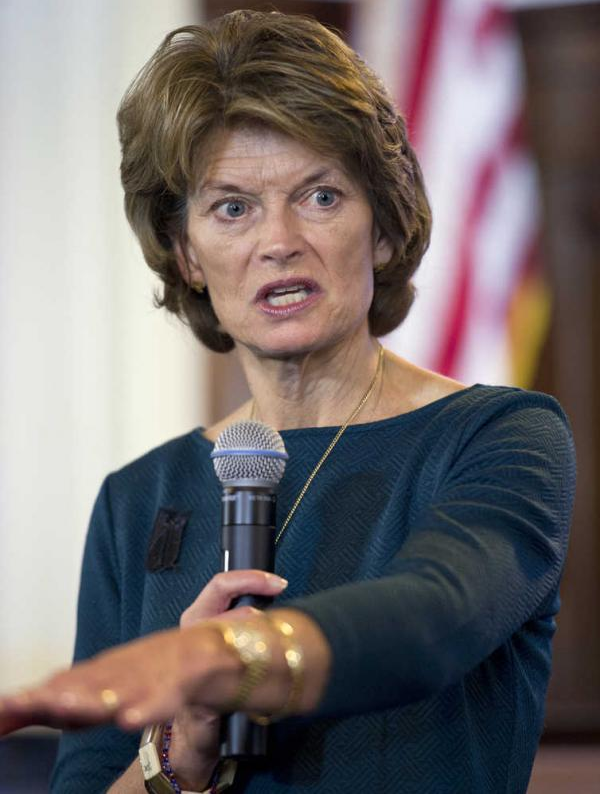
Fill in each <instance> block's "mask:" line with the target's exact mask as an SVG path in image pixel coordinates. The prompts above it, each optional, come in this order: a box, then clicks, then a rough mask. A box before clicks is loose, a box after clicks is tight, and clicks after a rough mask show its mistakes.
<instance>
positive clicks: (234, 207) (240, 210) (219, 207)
mask: <svg viewBox="0 0 600 795" xmlns="http://www.w3.org/2000/svg"><path fill="white" fill-rule="evenodd" d="M212 209H213V210H214V211H215V212H216V213H217V215H218V216H219V217H220V218H221V219H223V220H235V219H236V218H242V217H243V216H244V215H245V214H246V212H247V210H248V205H247V204H246V202H245V201H244V200H243V199H226V200H225V201H220V202H217V203H216V204H214V205H213V207H212Z"/></svg>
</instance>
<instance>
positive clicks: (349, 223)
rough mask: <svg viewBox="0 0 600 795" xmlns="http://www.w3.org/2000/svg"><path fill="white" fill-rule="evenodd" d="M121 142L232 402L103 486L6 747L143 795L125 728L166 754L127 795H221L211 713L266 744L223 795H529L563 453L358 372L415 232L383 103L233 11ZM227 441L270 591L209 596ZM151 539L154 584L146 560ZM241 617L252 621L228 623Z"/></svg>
mask: <svg viewBox="0 0 600 795" xmlns="http://www.w3.org/2000/svg"><path fill="white" fill-rule="evenodd" d="M118 120H119V129H120V136H121V144H122V150H123V163H122V179H123V185H124V188H125V196H126V200H125V201H126V210H127V214H128V218H129V220H130V222H131V224H132V226H133V228H134V230H135V231H136V233H137V235H138V237H139V239H140V241H141V244H142V247H143V250H144V254H145V257H146V260H147V262H148V263H149V265H150V266H151V267H152V268H153V269H154V270H155V271H156V272H157V273H158V274H159V276H160V278H161V279H162V281H163V283H164V295H163V297H162V299H161V303H162V304H163V305H164V306H165V307H166V308H167V309H168V310H170V311H172V312H176V313H178V314H179V315H180V316H182V317H184V318H185V319H186V320H187V322H188V323H189V324H190V326H191V328H192V329H193V331H194V333H195V334H196V336H197V337H198V338H199V339H200V340H201V341H202V342H204V343H205V344H206V345H208V347H210V348H212V349H213V350H215V351H229V350H230V349H231V348H233V347H234V346H235V348H236V350H237V354H238V356H239V359H240V362H241V364H242V366H243V368H244V372H245V374H246V377H247V380H248V384H249V387H250V391H251V393H252V399H251V400H250V401H249V402H247V403H246V404H244V405H242V406H240V408H239V409H238V410H237V411H236V412H234V413H233V414H232V415H230V416H229V417H226V418H224V419H223V420H222V421H220V422H219V423H217V424H216V425H215V426H213V427H211V428H208V429H201V430H200V431H197V430H196V431H193V432H192V433H190V434H187V435H186V436H183V437H181V438H179V439H175V440H172V441H171V442H169V443H167V444H166V445H163V446H162V447H160V448H158V449H156V450H154V451H152V452H150V453H148V454H147V455H146V456H144V457H143V458H141V459H140V460H138V461H136V462H134V463H132V464H130V465H129V466H127V467H125V468H124V469H123V470H121V471H120V472H117V473H115V474H113V475H111V476H109V478H107V480H106V481H105V483H104V485H103V487H102V490H101V492H100V495H99V497H98V501H97V503H96V507H95V511H94V515H93V518H92V523H91V527H90V532H89V536H88V540H87V545H86V552H85V558H84V564H83V573H82V586H81V595H80V602H79V621H78V636H77V645H76V653H75V659H76V660H77V661H81V660H87V658H90V657H94V659H93V660H91V661H88V662H84V663H81V664H80V665H76V666H75V667H74V668H73V669H72V670H71V671H69V672H63V673H61V674H59V675H57V676H55V677H53V678H52V679H51V680H49V681H48V682H47V683H45V684H44V685H43V686H41V687H39V688H34V689H32V690H30V691H28V692H26V693H24V694H21V695H20V696H19V697H12V698H7V699H5V701H4V705H3V709H2V713H0V714H1V718H2V721H3V726H4V729H5V730H8V729H10V728H14V727H15V726H17V725H22V724H25V723H28V722H34V721H36V720H37V721H39V722H46V723H50V724H52V725H59V726H66V727H69V726H71V727H73V726H94V725H97V726H98V727H97V728H92V729H91V730H90V731H87V732H79V733H74V734H66V735H65V736H64V737H63V740H62V744H61V749H60V753H59V759H58V763H57V768H56V770H55V777H54V784H53V786H54V789H55V790H56V791H60V792H71V791H88V792H96V791H105V789H106V788H109V791H111V792H141V791H144V778H143V771H142V767H141V766H140V763H139V762H138V760H137V746H138V743H139V738H140V732H141V730H142V729H143V727H144V726H146V725H147V724H160V725H161V728H160V729H158V730H157V731H156V732H154V735H156V738H157V739H156V742H157V747H158V752H159V754H160V753H161V752H163V751H164V753H165V755H164V759H163V763H162V767H163V770H162V772H161V773H160V775H159V776H158V778H160V782H161V786H164V787H166V789H161V790H159V789H156V787H157V786H159V783H158V778H157V777H156V776H153V777H152V776H151V778H152V780H151V782H150V784H149V785H148V786H149V787H150V791H179V790H181V789H188V790H189V789H191V790H195V791H203V790H205V789H206V788H207V787H209V786H212V787H213V788H217V787H221V786H224V783H225V782H224V774H229V773H230V770H224V769H223V768H222V767H219V766H218V765H217V761H218V751H217V748H218V724H219V715H220V714H223V713H226V712H229V711H232V710H238V711H244V712H247V713H249V714H252V715H263V716H264V715H275V717H280V718H281V717H282V718H283V720H281V722H277V723H275V724H274V725H273V727H272V728H271V730H270V731H271V750H270V753H269V756H268V757H267V760H266V761H265V762H262V763H247V764H242V765H240V768H239V770H238V771H237V774H236V778H235V782H234V788H235V789H236V790H237V791H244V792H334V791H335V792H375V791H377V792H425V791H426V792H430V791H446V792H449V791H463V792H469V791H481V792H484V791H493V792H502V791H511V792H514V791H525V789H526V786H527V781H528V778H529V773H530V770H531V765H532V761H533V757H534V754H535V750H536V747H537V742H538V739H539V735H540V732H541V727H542V720H543V704H544V697H545V691H546V686H547V682H548V677H549V673H550V654H551V638H552V634H553V631H554V616H555V614H556V612H557V609H558V584H559V580H560V575H561V571H562V567H563V562H564V555H565V548H566V538H567V530H568V521H569V515H570V509H571V503H572V496H573V485H574V461H573V449H572V442H571V436H570V432H569V429H568V423H567V421H566V419H565V417H564V414H563V413H562V411H561V409H560V407H559V406H558V404H557V403H556V401H554V400H553V399H552V398H550V397H548V396H545V395H540V394H535V393H527V392H523V391H521V390H517V389H510V388H500V387H486V386H481V385H475V386H471V387H466V386H464V385H463V384H460V383H457V382H455V381H452V380H449V379H446V378H443V377H441V376H439V375H437V374H435V373H432V372H428V371H425V370H423V369H421V368H418V367H416V366H414V365H412V364H410V363H408V362H406V361H404V360H402V359H400V358H398V357H397V356H394V355H392V354H391V353H390V352H388V351H383V349H382V348H381V347H380V346H379V344H378V342H377V337H378V336H380V335H383V334H385V333H387V332H388V331H390V330H391V329H393V328H395V327H396V326H397V325H398V324H399V323H401V322H402V320H403V319H404V318H405V316H406V314H407V312H408V310H409V308H410V305H411V303H412V299H413V288H412V285H411V277H412V276H413V274H414V272H415V269H416V268H417V266H418V264H419V262H420V260H421V257H422V255H423V253H424V251H425V249H426V247H427V243H428V239H429V227H430V215H429V209H428V204H427V200H426V197H425V193H424V188H423V184H422V180H421V174H420V170H419V167H418V165H417V163H416V160H415V157H414V154H413V152H412V149H411V148H410V145H409V143H408V141H407V139H406V132H405V126H404V123H403V120H402V119H401V118H400V117H399V116H398V115H397V114H396V111H395V110H394V108H393V105H392V103H391V101H390V99H389V97H388V95H387V93H386V92H385V89H384V88H383V86H382V85H381V83H380V82H379V80H378V79H377V78H376V77H375V76H374V75H373V73H372V72H371V71H370V70H369V69H368V68H367V67H366V66H365V64H364V63H362V62H361V61H360V59H359V58H358V56H357V55H356V54H355V53H354V52H352V51H351V50H350V49H349V48H348V47H346V45H344V44H343V43H342V42H341V41H340V40H339V39H338V38H337V37H336V36H335V35H334V34H332V33H331V32H329V31H327V30H326V29H325V28H323V27H322V26H320V25H319V24H317V23H316V22H314V21H311V20H308V19H303V18H299V17H287V16H284V15H281V14H276V13H272V14H262V13H251V12H235V13H233V14H229V15H227V16H225V17H222V18H221V19H219V20H217V21H216V22H214V23H211V24H210V25H207V26H206V27H190V28H185V29H182V30H180V31H175V32H174V33H173V34H171V35H170V36H168V37H167V39H166V40H165V42H164V43H163V45H162V46H161V47H160V48H159V50H158V51H157V53H156V54H155V55H154V57H153V58H152V59H151V61H150V62H149V63H148V64H147V66H146V67H145V68H144V70H142V72H141V74H140V75H139V76H138V78H137V80H136V81H135V82H134V84H133V85H132V86H131V88H130V89H129V91H128V93H127V95H126V96H125V98H124V101H123V103H122V106H121V108H120V111H119V117H118ZM250 418H254V419H258V420H261V421H262V422H264V423H266V424H268V425H270V426H272V427H273V428H276V429H278V430H280V431H281V434H282V436H283V439H284V443H285V446H286V448H287V451H288V453H289V456H290V457H289V463H288V467H287V469H286V472H285V475H284V477H283V480H282V482H281V487H280V492H279V499H278V519H277V525H278V529H279V533H278V544H277V556H276V574H275V575H273V574H265V573H264V572H258V571H242V572H228V573H222V574H216V572H218V571H219V569H220V565H219V539H218V526H219V524H218V523H219V499H220V485H219V483H218V481H217V480H216V478H215V476H214V473H213V471H212V464H211V461H210V452H211V450H212V448H213V443H214V441H215V439H216V437H217V436H218V435H219V433H220V432H221V430H222V429H224V428H225V427H227V426H228V425H229V424H231V423H232V422H234V421H235V420H239V419H250ZM338 428H339V429H340V431H341V435H340V433H339V431H338V433H337V435H335V434H336V429H338ZM334 435H335V440H337V441H335V443H334V444H333V446H331V444H330V443H331V442H332V439H334ZM326 451H328V452H326ZM321 463H322V467H320V468H319V464H321ZM307 483H308V484H309V485H308V488H307V489H306V490H305V491H304V490H303V487H305V485H306V484H307ZM299 496H300V500H299V501H298V497H299ZM167 508H168V509H169V511H170V513H169V512H168V511H165V509H167ZM169 519H170V520H171V525H169ZM165 523H166V524H165ZM165 527H168V528H170V530H169V532H171V531H173V532H172V533H171V535H170V536H169V538H170V539H171V542H172V544H174V547H172V548H171V553H172V554H171V559H170V563H171V564H172V563H173V562H174V561H175V559H176V566H174V567H173V566H171V567H169V565H168V564H169V561H166V559H165V557H164V555H162V554H161V553H160V551H159V552H158V553H157V552H156V544H158V546H160V543H159V542H160V537H159V536H160V532H161V531H164V530H165ZM282 531H283V533H282ZM149 547H150V553H151V554H149V555H148V557H147V558H146V553H147V550H148V548H149ZM242 593H253V594H259V595H268V596H274V597H277V602H276V604H275V607H274V608H273V609H270V610H269V611H267V613H266V614H265V615H262V614H260V613H258V612H256V611H251V610H248V609H247V608H244V609H236V610H232V611H230V612H227V609H228V608H229V606H230V605H231V602H232V600H234V599H235V597H236V596H238V595H239V594H242ZM215 617H218V620H215ZM178 623H180V625H181V628H180V629H177V628H175V629H174V628H173V627H177V625H178ZM159 630H163V631H162V632H159ZM146 635H149V637H144V638H143V639H142V640H136V638H139V636H146ZM119 644H125V645H119ZM112 646H118V648H116V649H113V650H111V651H106V650H107V649H109V647H112ZM95 655H99V656H95ZM144 759H146V758H145V757H143V758H142V762H143V764H144V765H145V766H147V769H146V771H145V772H146V774H148V771H149V770H150V768H151V767H152V763H151V762H147V759H146V761H144ZM219 776H221V779H220V780H219Z"/></svg>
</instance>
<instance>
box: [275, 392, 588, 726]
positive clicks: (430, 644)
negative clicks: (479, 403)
mask: <svg viewBox="0 0 600 795" xmlns="http://www.w3.org/2000/svg"><path fill="white" fill-rule="evenodd" d="M525 394H526V393H525ZM574 478H575V461H574V451H573V443H572V437H571V433H570V430H569V427H568V422H567V420H566V418H565V416H564V414H563V413H562V411H561V409H560V407H559V405H558V403H556V401H554V400H552V399H549V398H546V399H545V402H544V404H543V405H542V406H540V405H539V404H537V405H536V404H535V403H534V402H529V403H528V402H527V398H525V401H524V402H523V401H521V402H520V403H519V404H518V405H516V406H513V407H512V409H511V410H510V411H506V410H504V411H499V412H497V414H496V416H493V417H492V418H491V419H490V418H488V419H487V420H486V421H485V422H482V423H480V427H477V428H476V429H475V430H474V431H472V432H469V433H465V434H464V438H463V439H462V441H461V445H459V447H458V449H457V451H456V454H455V456H454V459H453V463H452V465H451V466H450V467H449V469H448V470H447V471H446V472H445V473H444V476H443V477H441V478H440V482H439V483H438V484H437V486H436V487H435V488H434V493H433V494H432V495H431V497H430V498H429V499H428V500H426V501H425V504H424V505H423V508H422V509H421V511H420V513H419V515H418V516H417V518H416V520H415V521H414V523H413V524H412V526H411V528H410V531H409V535H408V538H407V540H406V542H405V543H404V544H403V545H402V547H401V548H400V549H399V550H398V551H397V553H396V554H395V555H394V557H393V558H392V559H391V560H390V561H389V564H388V566H387V570H386V572H385V575H384V576H383V577H381V578H380V579H377V580H372V581H363V582H358V583H352V584H348V585H343V586H340V587H337V588H335V589H331V590H327V591H322V592H320V593H317V594H314V595H312V596H309V597H306V598H303V599H299V600H295V601H293V602H290V604H289V606H290V607H295V608H297V609H300V610H302V611H304V612H305V613H307V614H308V615H310V616H311V617H312V618H313V619H314V620H315V621H316V622H317V623H318V624H319V625H320V627H321V629H322V631H323V632H324V634H325V636H326V637H327V639H328V641H329V643H330V645H331V649H332V660H333V662H332V670H331V676H330V679H329V683H328V686H327V688H326V692H325V694H324V698H323V700H322V702H321V704H320V706H319V707H318V709H317V711H316V713H315V714H316V715H318V716H320V717H332V716H342V715H348V714H355V713H360V712H366V711H370V710H375V709H383V708H388V707H393V706H401V705H404V704H407V703H410V702H413V701H417V700H420V699H422V698H425V697H427V696H429V695H431V694H433V693H435V692H437V691H439V690H442V689H443V688H445V687H448V686H450V685H452V684H454V683H456V682H457V681H459V680H460V679H461V678H462V677H463V676H464V675H465V674H466V673H467V672H469V671H470V670H471V669H473V668H474V667H475V666H477V665H478V664H479V663H480V662H482V661H483V660H484V659H485V658H486V657H488V656H489V655H490V654H492V652H493V651H494V650H495V649H497V648H498V647H499V646H501V645H502V644H503V643H505V642H506V641H507V640H508V639H509V638H510V637H511V636H512V635H513V634H514V633H515V632H517V631H518V630H519V628H520V627H522V626H523V625H524V624H525V623H526V622H528V621H529V620H531V619H533V618H539V617H543V616H544V615H545V614H546V612H548V613H550V612H552V611H551V609H550V607H549V605H550V604H551V602H552V600H553V599H554V597H555V595H556V591H557V587H558V583H559V580H560V576H561V572H562V568H563V564H564V558H565V553H566V545H567V536H568V526H569V519H570V513H571V507H572V499H573V491H574ZM398 510H399V511H401V510H403V506H398Z"/></svg>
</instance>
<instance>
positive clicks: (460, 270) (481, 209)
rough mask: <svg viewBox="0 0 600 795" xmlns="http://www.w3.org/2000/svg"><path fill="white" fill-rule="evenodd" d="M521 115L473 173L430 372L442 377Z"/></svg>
mask: <svg viewBox="0 0 600 795" xmlns="http://www.w3.org/2000/svg"><path fill="white" fill-rule="evenodd" d="M522 121H523V117H522V111H521V109H519V112H518V113H517V114H516V115H515V116H514V118H513V119H512V120H511V123H510V124H509V125H508V127H507V129H506V134H505V136H504V138H503V140H502V142H501V145H500V147H499V149H498V150H494V151H493V152H491V153H490V154H488V156H487V157H486V158H485V160H484V161H483V163H482V164H481V167H480V168H479V170H478V171H477V173H476V176H475V179H474V183H473V191H472V193H471V199H470V202H469V206H468V209H467V212H466V213H465V218H464V223H463V226H462V230H461V233H460V236H459V245H458V263H457V266H456V279H455V281H454V294H453V297H452V299H451V302H450V310H449V313H448V316H447V321H446V323H445V330H444V332H443V334H442V335H441V340H442V345H441V349H440V351H439V353H438V358H437V361H435V362H434V367H433V369H434V370H436V371H437V372H439V373H442V375H454V374H455V367H456V363H457V360H458V356H459V354H460V351H461V347H462V344H463V342H464V337H465V330H466V327H467V320H468V306H469V299H470V295H471V285H472V281H473V269H474V267H475V258H474V250H473V249H474V245H475V241H476V239H477V228H478V226H479V224H480V222H481V218H482V216H483V215H484V213H485V210H486V204H487V202H488V200H489V198H490V196H491V193H492V189H493V187H494V184H495V182H496V181H497V179H498V175H499V173H500V167H501V165H502V164H503V162H504V160H505V159H506V158H507V157H508V156H509V155H510V153H511V151H512V150H514V149H515V147H517V146H519V145H520V141H521V131H522Z"/></svg>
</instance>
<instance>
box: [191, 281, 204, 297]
mask: <svg viewBox="0 0 600 795" xmlns="http://www.w3.org/2000/svg"><path fill="white" fill-rule="evenodd" d="M192 289H194V290H195V291H196V292H197V293H198V294H199V295H202V293H203V292H204V291H205V290H206V285H205V284H202V282H192Z"/></svg>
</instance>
